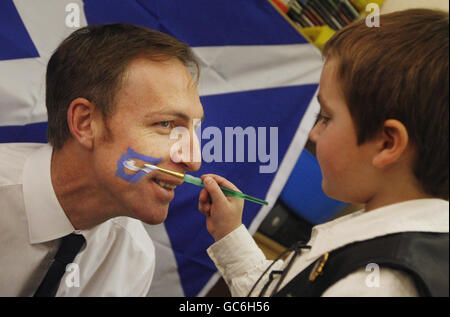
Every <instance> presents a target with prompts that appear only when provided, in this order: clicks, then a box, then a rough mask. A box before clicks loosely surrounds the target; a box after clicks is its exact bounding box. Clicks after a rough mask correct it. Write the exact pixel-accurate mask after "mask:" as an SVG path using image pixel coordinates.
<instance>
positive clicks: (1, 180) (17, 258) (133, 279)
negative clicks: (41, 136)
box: [0, 144, 155, 296]
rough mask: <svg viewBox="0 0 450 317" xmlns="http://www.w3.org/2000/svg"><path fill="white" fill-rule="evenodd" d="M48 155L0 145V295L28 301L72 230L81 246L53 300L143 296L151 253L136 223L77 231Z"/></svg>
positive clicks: (36, 148)
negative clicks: (54, 180)
mask: <svg viewBox="0 0 450 317" xmlns="http://www.w3.org/2000/svg"><path fill="white" fill-rule="evenodd" d="M51 156H52V147H50V146H49V145H43V144H0V162H1V165H0V296H33V294H34V292H35V291H36V289H37V288H38V286H39V284H40V283H41V281H42V279H43V278H44V276H45V274H46V273H47V271H48V269H49V267H50V265H51V262H52V259H53V258H54V255H55V254H56V252H57V250H58V247H59V245H60V240H61V239H60V238H62V237H63V236H66V235H68V234H70V233H72V232H76V233H79V234H82V235H83V236H84V237H85V239H86V245H85V246H84V247H83V248H82V249H81V251H80V252H79V253H78V255H77V256H76V257H75V259H74V261H73V263H75V264H76V265H77V266H76V267H75V266H72V267H69V271H67V272H66V274H65V275H64V276H63V277H62V279H61V283H60V286H59V289H58V291H57V293H56V296H146V295H147V293H148V290H149V288H150V284H151V281H152V278H153V273H154V269H155V250H154V245H153V242H152V240H151V239H150V237H149V236H148V234H147V232H146V231H145V229H144V227H143V225H142V223H141V222H140V221H138V220H136V219H132V218H128V217H117V218H113V219H110V220H108V221H106V222H104V223H102V224H99V225H97V226H95V227H94V228H91V229H89V230H77V231H76V230H75V229H74V228H73V226H72V224H71V223H70V221H69V219H68V218H67V216H66V214H65V213H64V211H63V209H62V207H61V206H60V204H59V202H58V200H57V198H56V195H55V192H54V190H53V186H52V183H51V178H50V161H51ZM80 203H82V202H80ZM92 212H96V211H95V210H93V211H92ZM66 270H67V268H66Z"/></svg>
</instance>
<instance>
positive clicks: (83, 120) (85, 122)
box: [67, 98, 95, 150]
mask: <svg viewBox="0 0 450 317" xmlns="http://www.w3.org/2000/svg"><path fill="white" fill-rule="evenodd" d="M94 111H95V105H94V104H93V103H92V102H90V101H89V100H87V99H85V98H76V99H74V100H73V101H72V102H71V103H70V106H69V109H68V111H67V124H68V125H69V130H70V133H71V134H72V137H73V138H74V139H75V141H77V142H78V143H79V144H81V145H82V146H83V147H85V148H86V149H88V150H90V149H92V147H93V144H94V136H95V122H94Z"/></svg>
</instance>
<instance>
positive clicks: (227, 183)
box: [201, 174, 241, 192]
mask: <svg viewBox="0 0 450 317" xmlns="http://www.w3.org/2000/svg"><path fill="white" fill-rule="evenodd" d="M206 177H212V178H213V179H214V180H215V181H216V182H217V184H219V186H222V187H226V188H229V189H232V190H236V191H238V192H241V191H240V190H239V188H237V187H236V186H234V184H233V183H231V182H230V181H228V180H227V179H226V178H223V177H222V176H219V175H215V174H206V175H202V177H201V178H202V180H203V181H204V180H205V178H206Z"/></svg>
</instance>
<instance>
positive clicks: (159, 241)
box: [0, 0, 322, 296]
mask: <svg viewBox="0 0 450 317" xmlns="http://www.w3.org/2000/svg"><path fill="white" fill-rule="evenodd" d="M113 22H127V23H133V24H139V25H143V26H146V27H149V28H152V29H157V30H160V31H162V32H166V33H169V34H171V35H173V36H175V37H176V38H178V39H180V40H182V41H184V42H186V43H188V44H190V45H191V46H192V47H193V49H194V52H195V54H196V55H197V57H198V59H199V60H200V62H201V67H202V68H201V77H200V82H199V90H200V96H201V101H202V103H203V106H204V111H205V121H204V122H203V123H202V126H201V128H200V130H199V131H198V135H199V137H200V142H201V145H202V149H203V155H204V157H207V159H205V160H204V161H203V164H202V168H201V170H200V171H199V172H197V173H195V175H197V176H198V175H201V174H204V173H216V174H219V175H222V176H224V177H226V178H227V179H229V180H230V181H231V182H233V183H234V184H236V186H237V187H238V188H240V189H241V190H243V191H244V192H245V193H248V194H250V195H252V196H256V197H259V198H262V199H265V200H267V201H269V202H270V205H269V206H264V207H261V206H260V205H257V204H253V203H248V202H246V204H245V208H244V215H243V221H244V224H245V225H246V226H247V227H248V228H249V229H250V232H252V233H253V232H255V231H256V229H257V228H258V226H259V224H260V223H261V221H262V220H263V219H264V217H265V216H266V215H267V213H268V212H269V211H270V209H271V207H272V206H273V204H274V203H275V201H276V200H277V198H278V196H279V194H280V192H281V191H282V189H283V187H284V184H285V183H286V181H287V179H288V177H289V175H290V172H291V171H292V169H293V167H294V165H295V163H296V161H297V159H298V157H299V155H300V153H301V151H302V149H303V146H304V144H305V142H306V140H307V134H308V131H309V130H310V128H311V127H312V125H313V124H314V115H315V114H316V113H317V111H318V105H317V103H315V102H314V100H315V98H314V95H315V93H316V90H317V86H318V82H319V76H320V71H321V66H322V60H321V57H320V53H319V52H318V51H317V50H316V49H315V48H314V47H313V46H312V45H310V44H309V43H308V42H307V41H306V40H305V39H304V38H303V37H302V36H301V35H300V34H299V33H298V32H297V31H296V30H295V29H294V28H293V27H292V26H291V25H290V24H289V23H288V22H287V21H286V20H285V19H284V18H283V17H282V16H281V15H280V14H279V13H278V12H277V11H276V10H275V8H274V7H273V6H272V5H271V4H270V3H269V2H268V1H267V0H189V1H186V0H134V1H132V0H104V1H100V0H85V1H82V0H40V1H33V0H1V1H0V142H46V138H45V134H46V110H45V98H44V97H45V96H44V90H45V89H44V88H45V82H44V79H45V68H46V63H47V61H48V59H49V57H50V55H51V54H52V52H53V51H54V49H55V48H56V47H57V46H58V44H59V43H60V42H61V41H62V40H63V39H64V38H65V37H66V36H68V35H69V34H70V33H71V32H73V31H74V30H75V29H76V28H78V27H82V26H85V25H87V24H98V23H113ZM239 129H241V130H240V131H241V132H243V134H244V136H245V137H244V138H243V139H242V138H240V137H239V135H240V136H242V133H240V134H239V133H237V134H233V133H234V132H239ZM199 192H200V189H199V188H198V187H196V186H192V185H189V184H185V185H183V186H180V187H179V188H177V189H176V198H175V199H174V201H173V202H172V204H171V206H170V210H169V215H168V218H167V221H166V222H165V223H164V224H161V225H157V226H148V225H146V229H147V231H148V233H149V235H150V236H151V238H152V239H153V241H154V242H155V246H156V272H155V276H154V280H153V283H152V286H151V289H150V292H149V296H204V295H206V294H207V293H208V291H209V290H210V288H211V287H212V286H213V285H214V284H215V283H216V281H217V280H218V278H219V275H218V273H217V271H216V269H215V267H214V265H213V263H212V262H211V261H210V260H209V258H208V256H207V254H206V248H207V247H209V246H210V245H211V244H212V243H213V239H212V238H211V237H210V236H209V234H208V232H207V231H206V226H205V220H204V216H203V215H202V214H201V213H200V212H199V211H198V209H197V206H198V194H199Z"/></svg>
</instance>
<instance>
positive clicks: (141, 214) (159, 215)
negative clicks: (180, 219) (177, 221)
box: [136, 205, 169, 225]
mask: <svg viewBox="0 0 450 317" xmlns="http://www.w3.org/2000/svg"><path fill="white" fill-rule="evenodd" d="M168 212H169V205H167V206H158V207H155V208H146V209H145V210H139V211H137V212H136V215H137V217H136V218H137V219H139V220H141V221H142V222H144V223H146V224H149V225H158V224H160V223H163V222H164V221H165V220H166V218H167V214H168Z"/></svg>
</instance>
